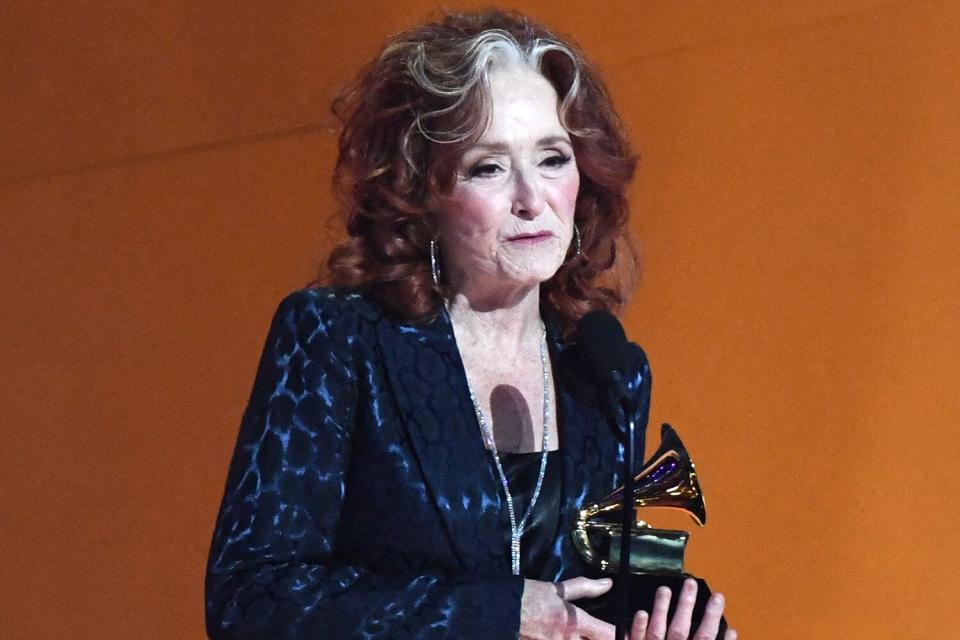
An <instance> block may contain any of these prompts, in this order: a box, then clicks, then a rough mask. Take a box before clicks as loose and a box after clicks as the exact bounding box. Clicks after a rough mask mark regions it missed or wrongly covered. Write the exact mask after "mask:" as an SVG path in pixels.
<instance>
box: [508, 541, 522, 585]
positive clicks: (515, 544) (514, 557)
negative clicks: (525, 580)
mask: <svg viewBox="0 0 960 640" xmlns="http://www.w3.org/2000/svg"><path fill="white" fill-rule="evenodd" d="M521 535H522V533H521V532H520V531H514V532H513V533H512V534H511V535H510V560H511V562H512V564H513V575H515V576H518V575H520V536H521Z"/></svg>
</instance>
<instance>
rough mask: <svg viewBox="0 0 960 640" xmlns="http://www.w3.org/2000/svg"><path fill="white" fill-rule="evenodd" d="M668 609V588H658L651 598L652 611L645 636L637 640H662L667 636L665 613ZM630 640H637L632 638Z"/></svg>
mask: <svg viewBox="0 0 960 640" xmlns="http://www.w3.org/2000/svg"><path fill="white" fill-rule="evenodd" d="M669 609H670V587H660V588H658V589H657V595H656V596H654V598H653V611H651V612H650V621H649V622H648V623H647V635H646V636H640V638H639V640H663V639H664V638H665V637H666V634H667V611H668V610H669ZM631 640H637V639H636V638H633V639H631Z"/></svg>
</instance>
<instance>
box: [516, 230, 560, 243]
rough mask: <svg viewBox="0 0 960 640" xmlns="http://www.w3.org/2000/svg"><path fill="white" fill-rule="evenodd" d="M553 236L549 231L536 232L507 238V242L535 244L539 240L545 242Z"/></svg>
mask: <svg viewBox="0 0 960 640" xmlns="http://www.w3.org/2000/svg"><path fill="white" fill-rule="evenodd" d="M552 237H553V234H552V233H550V232H549V231H536V232H532V233H519V234H517V235H515V236H510V237H509V238H507V240H508V241H509V242H537V241H539V240H547V239H548V238H552Z"/></svg>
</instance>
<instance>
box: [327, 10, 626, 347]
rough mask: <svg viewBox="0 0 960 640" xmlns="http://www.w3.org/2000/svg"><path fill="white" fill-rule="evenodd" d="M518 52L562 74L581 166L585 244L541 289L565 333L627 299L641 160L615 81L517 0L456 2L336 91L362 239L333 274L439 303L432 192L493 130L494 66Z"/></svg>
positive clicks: (341, 256)
mask: <svg viewBox="0 0 960 640" xmlns="http://www.w3.org/2000/svg"><path fill="white" fill-rule="evenodd" d="M504 56H507V57H510V56H512V57H515V58H518V60H519V61H520V62H521V63H522V64H527V65H528V66H532V67H534V68H535V69H536V70H537V71H539V73H541V74H542V75H543V76H544V77H545V78H546V79H547V80H548V81H549V82H550V83H551V84H552V85H553V86H554V88H555V90H556V91H557V95H558V97H559V100H560V105H559V116H560V121H561V123H562V124H563V126H564V128H565V129H567V131H568V132H569V133H570V135H571V142H572V145H573V149H574V154H575V156H576V159H577V166H578V167H579V170H580V191H579V194H578V196H577V202H576V209H575V214H574V221H575V222H576V224H577V225H578V227H579V229H580V234H581V253H580V255H579V256H575V257H571V258H570V259H568V260H567V261H566V262H565V263H564V264H563V265H562V266H561V267H560V269H559V270H558V271H557V273H556V274H555V275H554V276H553V277H552V278H551V279H550V280H548V281H547V282H545V283H543V284H542V285H541V293H542V294H543V295H544V296H545V297H546V298H547V299H548V300H549V301H550V302H551V303H552V304H553V306H554V308H555V309H556V311H557V313H558V316H559V320H560V323H561V329H562V331H563V333H564V335H569V334H570V333H571V332H572V331H573V328H574V326H575V325H576V322H577V320H579V318H580V317H581V316H582V315H584V314H585V313H587V312H588V311H591V310H595V309H604V310H608V311H614V312H619V311H621V310H622V307H623V305H624V302H625V299H626V296H627V294H628V293H629V291H630V289H632V287H633V282H634V281H635V278H633V277H632V274H633V273H634V272H635V271H636V267H637V260H636V251H635V249H634V244H633V243H632V241H631V239H630V236H629V231H628V227H627V221H628V216H629V207H628V203H627V199H626V193H625V192H626V187H627V184H628V183H629V182H630V179H631V178H632V177H633V172H634V168H635V165H636V158H635V156H634V155H633V154H632V153H631V151H630V147H629V144H628V143H627V140H626V136H625V135H624V132H623V126H622V123H621V121H620V118H619V116H618V115H617V114H616V112H615V111H614V109H613V105H612V104H611V100H610V96H609V94H608V92H607V90H606V87H605V86H604V83H603V81H602V80H601V78H600V76H599V74H598V73H597V72H596V71H595V70H594V69H593V68H592V67H591V65H590V64H589V63H588V62H587V61H586V60H585V59H584V58H583V56H582V54H581V53H580V51H579V49H578V48H577V47H576V45H575V44H572V43H571V42H569V41H562V40H560V39H558V38H557V37H556V36H554V35H553V34H552V33H551V32H549V31H547V30H546V29H545V28H544V27H542V26H540V25H538V24H536V23H534V22H532V21H530V20H528V19H527V18H525V17H523V16H521V15H518V14H515V13H508V12H503V11H486V12H482V13H472V14H448V15H446V16H445V17H444V18H443V19H442V20H441V21H439V22H436V23H433V24H427V25H424V26H419V27H415V28H413V29H410V30H408V31H405V32H403V33H400V34H399V35H396V36H395V37H393V38H391V39H390V40H388V42H387V43H386V46H385V47H384V49H383V52H382V54H381V55H380V57H379V58H378V59H376V60H373V61H372V62H371V63H369V64H368V65H367V66H366V67H364V68H363V69H362V70H361V72H360V73H359V74H358V76H357V78H356V80H355V81H354V83H353V84H352V85H351V86H349V87H347V88H346V89H345V90H344V91H343V92H342V93H341V94H340V95H339V96H338V97H337V98H336V100H334V103H333V105H332V110H333V112H334V114H335V115H336V116H337V117H338V118H339V119H340V121H341V123H342V129H341V133H340V138H339V156H338V158H337V163H336V167H335V169H334V174H333V183H334V188H335V190H336V193H337V196H338V197H339V199H340V201H341V204H342V212H343V213H344V214H345V217H346V228H347V233H348V237H347V239H346V241H345V242H343V243H342V244H341V245H340V246H338V247H337V248H335V249H334V250H333V252H332V253H331V255H330V257H329V259H328V261H327V277H326V278H325V279H326V280H327V281H328V282H329V284H330V285H332V286H333V287H335V288H342V289H352V290H361V291H364V292H366V293H367V294H368V295H371V296H372V297H373V298H374V299H376V300H377V301H378V302H379V303H380V304H381V305H382V306H383V307H384V308H385V309H386V310H387V311H388V312H390V313H392V314H394V315H396V316H398V317H400V318H402V319H404V320H406V321H411V322H421V321H428V320H429V319H431V318H432V317H434V316H435V315H436V314H437V313H438V312H439V310H440V308H441V306H442V303H443V300H444V298H445V297H446V294H447V293H448V292H447V291H445V289H444V287H443V284H442V283H441V284H440V285H435V284H434V282H433V279H432V275H431V271H430V254H429V246H430V240H431V238H433V237H434V234H433V231H432V224H431V211H430V210H429V209H428V205H427V203H428V201H429V199H430V195H431V194H440V193H444V192H446V191H447V190H449V189H450V188H451V187H452V184H453V180H454V177H455V166H456V162H457V159H458V158H459V156H460V154H461V153H462V152H463V151H464V150H465V149H466V148H467V147H469V146H470V145H471V144H472V143H474V142H475V141H476V140H477V139H478V138H479V137H480V135H481V134H482V133H483V131H484V128H485V127H486V124H487V122H488V118H489V95H488V90H487V87H488V84H487V75H488V73H489V70H490V67H491V65H493V64H495V63H496V62H497V61H498V60H500V59H502V58H503V57H504ZM624 273H626V274H627V276H628V277H627V278H624V277H622V275H623V274H624Z"/></svg>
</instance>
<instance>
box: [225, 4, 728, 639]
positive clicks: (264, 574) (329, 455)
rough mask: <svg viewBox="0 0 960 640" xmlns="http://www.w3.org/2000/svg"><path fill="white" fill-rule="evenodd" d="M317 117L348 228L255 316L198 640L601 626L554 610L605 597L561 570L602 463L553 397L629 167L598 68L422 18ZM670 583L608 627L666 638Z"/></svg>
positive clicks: (543, 43) (613, 243) (608, 243)
mask: <svg viewBox="0 0 960 640" xmlns="http://www.w3.org/2000/svg"><path fill="white" fill-rule="evenodd" d="M335 110H336V111H337V112H338V113H339V114H340V115H341V117H342V118H343V130H342V134H341V137H340V155H339V159H338V163H337V169H336V182H337V185H338V187H339V192H340V194H341V196H342V198H343V201H344V203H345V209H346V214H347V220H348V222H347V230H348V232H349V239H348V240H347V242H346V243H345V244H343V245H342V246H340V247H339V248H338V249H336V250H335V251H334V252H333V254H332V255H331V257H330V260H329V267H330V274H329V285H330V286H329V288H311V289H305V290H301V291H298V292H295V293H293V294H291V295H290V296H288V297H287V298H286V299H285V300H284V301H283V302H282V303H281V304H280V306H279V308H278V310H277V312H276V315H275V317H274V319H273V323H272V325H271V327H270V332H269V335H268V337H267V341H266V346H265V348H264V353H263V357H262V359H261V361H260V366H259V369H258V371H257V376H256V381H255V383H254V388H253V392H252V395H251V397H250V402H249V405H248V407H247V410H246V412H245V414H244V417H243V421H242V424H241V429H240V434H239V437H238V441H237V446H236V450H235V452H234V457H233V461H232V464H231V466H230V471H229V475H228V478H227V484H226V490H225V494H224V498H223V503H222V506H221V510H220V514H219V517H218V520H217V525H216V530H215V533H214V538H213V544H212V548H211V551H210V560H209V566H208V573H207V629H208V633H209V635H210V636H211V637H212V638H266V637H269V638H354V637H364V638H406V637H416V638H516V637H518V635H519V636H520V637H522V638H595V639H610V638H612V637H613V635H614V634H613V627H612V626H610V625H609V624H607V623H606V622H603V621H601V620H598V619H595V618H593V617H591V616H590V615H588V614H587V613H586V612H585V611H583V610H582V609H579V608H577V607H576V606H575V605H574V604H571V601H575V600H579V599H582V598H590V597H595V596H599V595H601V594H603V593H604V592H606V591H607V590H608V589H609V588H610V582H609V581H608V580H591V579H588V578H585V577H582V574H583V572H584V566H583V564H582V561H581V559H580V558H579V557H578V556H577V554H576V552H575V551H574V548H573V546H572V543H571V536H570V531H571V529H572V522H573V521H572V518H573V517H574V516H575V514H576V512H577V508H578V507H579V506H581V505H582V504H583V503H584V502H585V501H587V500H588V499H591V498H594V499H595V498H599V497H600V496H603V495H605V494H606V493H608V492H609V491H610V490H611V489H612V488H614V487H615V486H616V485H618V484H619V483H620V480H621V479H620V477H619V475H618V471H617V470H618V469H619V468H620V460H622V456H623V447H622V445H621V444H620V443H619V442H618V441H617V439H616V438H615V436H614V435H613V434H612V433H611V432H610V430H609V429H607V428H606V427H604V419H603V414H602V410H601V407H599V406H597V403H596V401H595V400H592V399H591V398H596V397H597V395H598V394H596V393H594V394H591V393H583V392H582V391H583V388H581V389H577V388H575V387H576V386H577V385H580V386H581V387H589V384H590V383H589V382H587V381H585V380H583V379H582V378H581V377H580V376H579V375H578V369H579V365H578V361H577V358H576V353H575V347H574V346H573V345H574V344H575V341H576V333H575V326H576V322H577V320H578V318H579V317H581V316H582V315H583V314H584V313H586V312H587V311H589V310H593V309H617V308H618V307H620V306H621V305H622V302H623V293H622V292H621V291H620V290H619V289H618V287H617V285H616V279H615V278H610V277H609V276H610V275H611V271H612V269H613V267H614V266H615V264H616V262H617V258H618V257H619V256H618V251H621V253H622V248H623V247H624V246H627V245H626V244H624V243H623V242H622V240H623V239H624V237H625V234H626V227H625V225H626V218H627V203H626V199H625V197H624V188H625V185H626V183H627V181H628V180H629V179H630V176H631V174H632V171H633V159H632V157H631V155H630V153H629V150H628V146H627V144H626V142H625V139H624V137H623V134H622V132H621V127H620V123H619V121H618V119H617V117H616V115H615V113H614V111H613V109H612V107H611V105H610V101H609V98H608V97H607V94H606V91H605V90H604V88H603V85H602V83H601V81H600V79H599V78H598V76H597V75H596V74H595V73H594V72H593V71H592V70H591V69H590V67H589V66H588V65H587V64H586V62H585V61H584V60H583V58H582V57H581V55H580V54H579V53H578V52H577V50H576V49H575V48H573V47H572V46H571V45H568V44H564V43H562V42H560V41H559V40H557V39H556V38H555V37H554V36H552V35H551V34H550V33H549V32H547V31H545V30H544V29H542V28H541V27H539V26H537V25H535V24H532V23H530V22H529V21H527V20H526V19H524V18H522V17H519V16H515V15H510V14H504V13H499V12H488V13H484V14H477V15H467V16H448V17H447V18H446V19H445V20H443V21H442V22H440V23H438V24H431V25H427V26H424V27H420V28H416V29H413V30H411V31H408V32H406V33H403V34H401V35H399V36H396V37H395V38H393V39H392V40H391V41H390V42H389V43H388V44H387V46H386V48H385V49H384V51H383V53H382V55H381V56H380V57H379V59H377V60H376V61H374V62H373V63H372V64H371V65H369V66H368V67H367V68H366V69H365V70H364V71H363V72H362V73H361V74H360V76H359V78H358V80H357V82H356V83H355V85H354V86H353V87H352V88H351V89H350V90H349V91H348V92H347V93H345V94H344V96H343V97H342V98H341V99H340V100H338V102H337V103H336V104H335ZM601 281H604V282H605V284H601ZM633 359H634V367H635V371H636V375H635V376H634V377H633V379H632V380H630V381H629V385H628V386H629V391H630V393H631V394H632V395H633V397H634V399H635V406H636V418H637V422H638V424H641V425H643V424H645V423H646V417H647V410H648V406H649V390H650V374H649V370H648V367H647V363H646V360H645V358H644V356H643V353H642V351H640V349H639V348H634V351H633ZM575 391H580V392H578V393H574V392H575ZM640 433H641V435H640V441H639V442H638V445H639V447H640V450H641V451H642V446H643V442H642V430H641V432H640ZM694 591H695V584H694V583H692V582H688V584H687V585H686V586H685V587H684V593H682V594H681V596H680V599H679V604H678V607H677V611H676V613H675V615H674V616H673V618H672V619H671V620H669V621H668V620H667V615H666V612H667V605H668V602H669V598H670V594H669V591H665V592H663V593H661V594H660V595H659V596H658V600H657V602H656V603H655V605H654V607H653V610H652V611H651V612H650V614H649V615H648V614H647V613H646V612H638V613H637V615H636V617H635V618H634V624H633V629H632V631H631V637H632V638H634V639H635V640H638V639H642V638H661V637H663V636H664V634H665V633H666V632H667V631H668V626H669V631H670V633H671V634H673V635H671V636H670V637H671V638H686V637H688V635H689V634H690V633H691V628H690V627H691V622H690V617H691V607H692V604H691V603H692V597H693V596H694V593H693V592H694ZM722 610H723V602H722V598H719V597H716V598H714V599H713V600H712V601H711V604H710V605H709V606H708V608H707V613H706V615H705V617H704V619H703V622H702V624H701V625H700V627H699V630H697V631H696V635H694V636H692V637H695V638H698V639H708V638H709V639H712V638H714V637H715V636H716V634H717V626H718V623H719V619H720V616H721V613H722ZM725 637H726V638H727V639H728V640H729V638H733V637H735V636H734V634H733V632H727V635H726V636H725Z"/></svg>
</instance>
